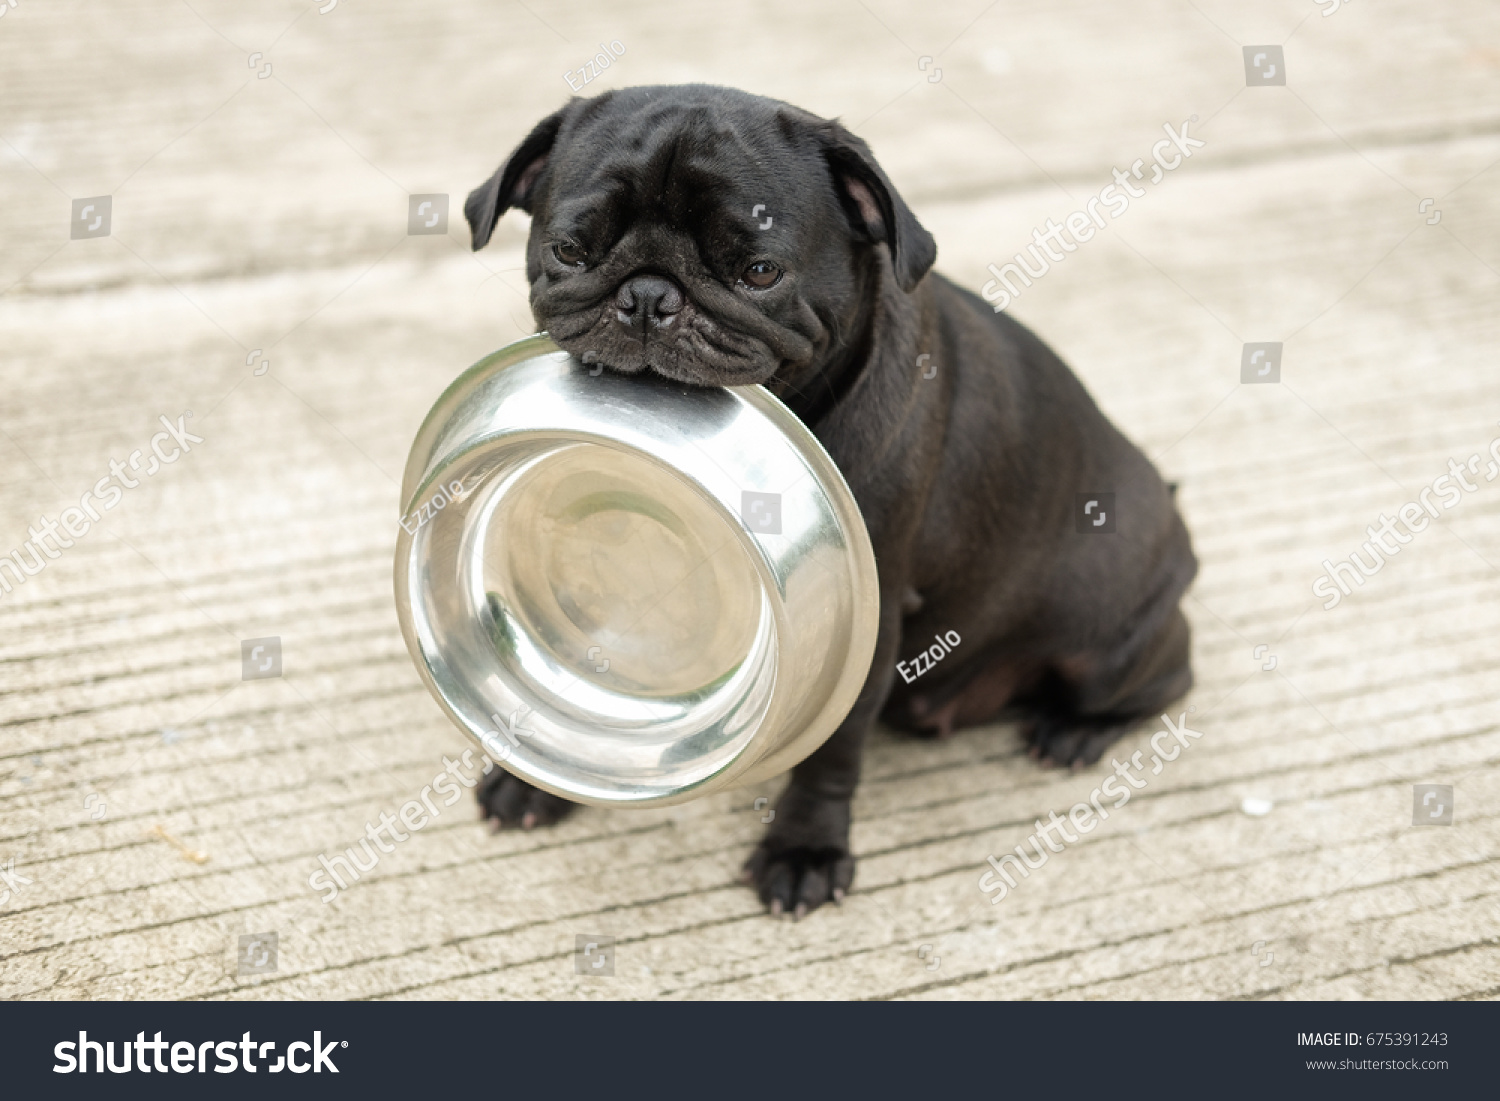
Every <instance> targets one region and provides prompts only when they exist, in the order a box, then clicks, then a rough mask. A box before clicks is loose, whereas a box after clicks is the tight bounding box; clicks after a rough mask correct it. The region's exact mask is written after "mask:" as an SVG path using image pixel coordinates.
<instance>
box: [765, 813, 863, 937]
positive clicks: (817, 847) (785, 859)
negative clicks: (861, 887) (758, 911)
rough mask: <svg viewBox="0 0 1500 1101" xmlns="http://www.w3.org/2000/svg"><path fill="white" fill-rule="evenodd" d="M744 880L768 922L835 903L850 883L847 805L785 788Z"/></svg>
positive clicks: (796, 916) (851, 862) (850, 857)
mask: <svg viewBox="0 0 1500 1101" xmlns="http://www.w3.org/2000/svg"><path fill="white" fill-rule="evenodd" d="M743 878H744V880H745V881H746V882H748V883H750V884H752V885H753V886H754V887H755V892H756V894H758V895H759V896H760V901H761V902H762V904H764V905H765V906H766V907H767V908H768V909H769V910H770V911H771V914H772V915H773V916H775V915H779V914H791V915H792V916H793V917H794V918H801V917H802V916H803V915H804V914H806V913H809V912H810V911H812V910H816V909H817V908H818V907H819V906H821V905H823V903H825V902H828V901H830V900H831V901H833V902H838V901H840V900H841V899H842V898H843V897H844V895H845V894H847V893H848V891H849V885H850V884H851V883H852V882H853V881H854V857H853V855H851V854H850V852H849V802H848V800H842V799H826V798H822V797H820V796H816V795H808V794H805V793H802V792H799V791H798V790H797V789H796V788H788V789H787V790H786V792H785V793H784V794H783V795H782V797H781V799H780V800H779V801H778V802H777V804H776V817H775V820H774V823H773V824H772V826H771V828H770V829H768V830H767V831H766V836H765V837H764V838H763V839H762V840H761V843H760V844H759V845H758V846H756V849H755V851H754V852H753V853H751V854H750V859H749V860H747V861H746V862H745V871H744V877H743Z"/></svg>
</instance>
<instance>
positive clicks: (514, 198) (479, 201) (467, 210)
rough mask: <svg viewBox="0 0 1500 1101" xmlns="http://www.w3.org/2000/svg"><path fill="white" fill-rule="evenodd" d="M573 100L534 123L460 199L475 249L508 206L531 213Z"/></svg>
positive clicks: (478, 248) (477, 248)
mask: <svg viewBox="0 0 1500 1101" xmlns="http://www.w3.org/2000/svg"><path fill="white" fill-rule="evenodd" d="M576 102H578V101H577V100H570V101H569V102H568V106H567V107H564V108H563V109H562V110H560V111H557V112H555V113H553V114H550V115H548V116H547V117H546V118H544V119H542V121H541V122H539V123H537V124H536V127H535V129H533V130H532V131H531V133H529V134H527V135H526V140H525V141H523V142H522V143H521V144H520V145H519V146H517V147H516V151H515V152H514V153H512V154H511V155H510V159H508V160H507V161H506V162H505V163H504V164H502V165H501V166H500V167H499V168H497V169H496V170H495V174H494V175H493V176H491V177H490V178H489V179H487V180H485V181H484V183H482V184H480V185H479V186H478V187H476V188H475V189H474V190H473V191H471V192H469V197H468V199H466V200H465V201H464V217H465V218H467V219H469V232H470V233H471V234H472V235H473V242H474V251H475V252H478V251H479V250H480V249H482V248H484V246H485V245H486V244H488V243H489V240H490V234H491V233H493V232H494V231H495V223H496V222H498V221H499V220H500V215H502V214H504V213H505V212H506V211H507V210H509V209H510V208H511V207H518V208H520V209H521V210H524V211H525V212H526V213H527V214H530V213H531V197H532V194H533V193H534V192H535V190H536V181H537V177H538V176H540V175H541V174H542V169H544V168H546V167H547V158H548V157H549V156H550V155H551V153H552V143H553V142H555V141H556V140H557V132H558V130H560V129H561V128H562V124H563V119H564V117H566V115H567V113H568V111H569V110H570V109H571V108H572V106H573V104H574V103H576Z"/></svg>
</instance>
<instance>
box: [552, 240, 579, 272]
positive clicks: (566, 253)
mask: <svg viewBox="0 0 1500 1101" xmlns="http://www.w3.org/2000/svg"><path fill="white" fill-rule="evenodd" d="M552 255H553V256H556V257H557V258H558V260H560V261H562V262H563V263H564V264H567V265H568V267H570V268H581V267H583V261H584V255H583V249H581V248H579V247H578V246H577V245H575V244H574V243H573V242H572V241H559V242H557V244H555V245H553V246H552Z"/></svg>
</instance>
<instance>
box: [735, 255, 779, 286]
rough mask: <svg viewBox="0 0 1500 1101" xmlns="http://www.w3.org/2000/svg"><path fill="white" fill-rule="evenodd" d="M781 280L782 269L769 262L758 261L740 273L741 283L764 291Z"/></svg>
mask: <svg viewBox="0 0 1500 1101" xmlns="http://www.w3.org/2000/svg"><path fill="white" fill-rule="evenodd" d="M780 278H781V269H780V268H778V267H777V266H776V265H775V264H773V263H771V262H770V261H768V260H757V261H755V263H753V264H751V265H750V266H749V267H748V268H746V269H745V270H744V271H743V272H741V273H740V281H741V282H743V283H748V284H749V285H750V286H752V287H760V288H762V289H764V288H765V287H769V286H772V285H774V284H775V282H776V281H777V280H778V279H780Z"/></svg>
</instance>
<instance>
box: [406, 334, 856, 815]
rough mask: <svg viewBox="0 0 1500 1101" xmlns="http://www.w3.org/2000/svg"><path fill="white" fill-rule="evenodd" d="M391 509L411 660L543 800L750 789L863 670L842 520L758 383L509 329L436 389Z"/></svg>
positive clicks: (805, 744)
mask: <svg viewBox="0 0 1500 1101" xmlns="http://www.w3.org/2000/svg"><path fill="white" fill-rule="evenodd" d="M401 500H402V502H403V504H404V509H403V512H402V517H401V528H400V532H399V534H398V537H397V544H396V609H397V612H398V614H399V616H400V619H401V630H402V633H403V635H405V637H406V645H407V649H408V650H410V652H411V656H412V660H413V661H414V662H415V663H416V666H417V669H418V671H419V672H420V673H421V675H422V679H423V680H424V681H426V683H427V687H428V688H429V689H430V690H431V691H432V694H433V696H434V697H435V698H436V699H437V701H438V703H439V704H441V705H442V708H443V710H444V711H446V712H447V714H448V716H449V717H450V718H451V719H452V720H453V721H454V723H456V724H457V725H458V726H459V728H460V729H462V730H464V731H466V732H467V733H468V734H469V735H470V736H471V737H472V738H474V739H475V740H476V741H477V742H478V743H479V744H480V746H481V747H483V748H484V750H485V751H486V752H487V753H488V754H489V755H490V757H491V758H492V759H493V760H496V761H498V762H500V763H502V764H503V766H504V767H505V768H506V769H508V770H509V771H511V772H512V773H514V774H515V775H517V776H520V777H521V778H523V779H525V780H528V781H530V782H531V783H533V784H535V785H536V786H537V787H540V788H544V789H545V790H547V791H550V792H553V793H554V794H556V795H561V796H563V797H565V798H568V799H573V800H577V801H579V802H583V803H594V804H607V805H615V804H628V805H633V806H648V805H653V804H668V803H677V802H682V801H684V800H687V799H691V798H695V797H697V796H699V795H703V794H706V793H708V792H710V791H715V790H719V789H721V788H725V787H732V786H737V785H742V784H746V783H751V782H755V781H759V780H763V779H765V778H767V777H769V776H773V775H775V774H777V773H779V772H781V771H784V770H785V769H787V768H790V767H791V766H792V765H794V764H796V763H797V762H798V761H800V760H802V759H803V758H804V757H806V756H807V755H808V754H809V753H811V752H812V751H813V750H814V749H816V748H817V747H818V746H819V745H821V744H822V743H823V742H824V741H825V740H826V739H827V737H828V736H829V735H830V734H831V733H832V732H833V730H834V729H835V728H836V727H837V726H838V724H839V722H840V721H842V720H843V718H844V716H845V715H846V714H847V713H848V710H849V708H850V707H851V706H852V705H853V703H854V700H855V697H856V696H857V695H858V694H859V690H860V688H861V686H862V685H863V683H864V680H865V675H866V673H867V672H868V670H869V665H870V660H871V657H872V655H873V653H874V649H875V634H876V628H877V620H878V617H879V596H878V588H877V582H876V573H875V557H874V554H873V553H872V551H871V548H870V539H869V535H868V533H867V532H866V530H865V525H864V520H863V518H862V517H861V516H860V513H859V509H858V506H857V505H856V504H855V502H854V497H853V495H852V494H850V492H849V488H848V486H847V485H845V483H844V479H843V477H842V476H841V475H840V474H839V472H838V468H837V467H835V466H834V464H833V460H832V459H830V458H829V456H828V454H827V453H826V452H825V451H824V450H823V448H822V447H821V446H820V445H819V443H818V441H817V440H816V439H815V438H814V437H813V435H812V433H811V432H809V431H808V430H807V428H806V427H805V426H804V425H803V424H802V423H801V422H800V421H798V420H797V418H796V417H795V416H793V415H792V413H791V412H790V411H789V410H788V409H787V408H786V407H785V406H783V405H782V404H781V403H780V402H778V401H777V400H776V399H775V398H774V397H772V396H771V395H770V393H768V392H767V391H766V390H765V389H763V388H762V387H759V386H742V387H735V388H733V389H704V388H698V387H691V386H685V385H681V384H678V383H673V382H669V381H666V380H663V379H660V378H657V377H655V376H647V375H640V376H636V377H633V378H627V377H623V376H620V375H616V374H614V373H612V372H609V371H601V370H600V369H599V368H594V370H593V371H590V369H589V368H588V367H586V366H585V365H584V364H583V363H581V362H579V361H578V360H577V359H574V358H573V357H572V356H570V355H568V353H566V352H564V351H562V350H561V349H559V348H558V347H557V345H556V344H554V343H553V342H552V341H551V340H550V339H548V337H547V336H546V334H541V335H539V336H535V337H530V338H528V339H526V340H522V341H520V342H518V343H516V344H512V345H510V346H509V347H507V348H503V349H501V350H500V351H498V352H496V353H495V354H494V355H491V356H488V357H487V358H485V359H483V360H480V362H478V363H476V364H475V365H474V366H473V367H471V368H470V369H469V370H468V371H466V372H465V373H464V374H463V375H462V376H461V377H460V378H459V379H458V380H457V381H456V382H454V383H453V385H452V386H450V387H449V388H448V390H447V391H446V392H445V393H444V394H443V396H442V397H441V398H439V399H438V402H437V404H436V405H435V406H433V408H432V411H431V412H430V413H428V415H427V419H426V421H425V422H424V423H423V425H422V428H421V430H420V431H419V432H418V434H417V438H416V441H415V443H413V445H412V450H411V456H410V458H409V459H408V460H407V464H406V474H405V477H404V478H403V480H402V486H401Z"/></svg>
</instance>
